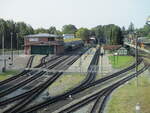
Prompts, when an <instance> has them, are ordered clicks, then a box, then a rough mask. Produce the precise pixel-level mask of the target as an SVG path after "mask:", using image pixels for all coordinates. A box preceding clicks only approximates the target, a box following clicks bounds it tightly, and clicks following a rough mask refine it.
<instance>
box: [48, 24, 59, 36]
mask: <svg viewBox="0 0 150 113" xmlns="http://www.w3.org/2000/svg"><path fill="white" fill-rule="evenodd" d="M48 32H49V33H50V34H57V30H56V27H54V26H52V27H50V28H49V29H48Z"/></svg>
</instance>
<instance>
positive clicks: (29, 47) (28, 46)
mask: <svg viewBox="0 0 150 113" xmlns="http://www.w3.org/2000/svg"><path fill="white" fill-rule="evenodd" d="M24 52H25V54H27V55H29V54H42V55H46V54H62V53H63V52H64V41H63V37H62V36H58V35H53V34H48V33H41V34H33V35H27V36H25V37H24Z"/></svg>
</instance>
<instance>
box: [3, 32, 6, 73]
mask: <svg viewBox="0 0 150 113" xmlns="http://www.w3.org/2000/svg"><path fill="white" fill-rule="evenodd" d="M2 48H3V68H2V72H5V71H6V59H5V39H4V34H3V36H2Z"/></svg>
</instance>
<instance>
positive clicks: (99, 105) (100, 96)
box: [60, 65, 149, 113]
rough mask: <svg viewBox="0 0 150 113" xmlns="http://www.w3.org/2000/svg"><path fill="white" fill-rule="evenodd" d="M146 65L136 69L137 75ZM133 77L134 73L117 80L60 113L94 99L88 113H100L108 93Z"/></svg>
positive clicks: (68, 111)
mask: <svg viewBox="0 0 150 113" xmlns="http://www.w3.org/2000/svg"><path fill="white" fill-rule="evenodd" d="M148 67H149V66H148V65H147V66H144V67H143V68H142V69H141V70H139V71H138V75H139V74H141V73H142V72H144V71H145V70H147V69H148ZM134 77H136V73H133V74H131V75H129V76H127V77H125V78H123V79H121V80H119V81H118V82H116V83H114V84H112V85H110V86H108V87H106V88H104V89H102V90H101V91H99V92H97V93H95V94H93V95H91V96H89V97H87V98H85V99H84V100H82V101H80V102H78V103H76V104H74V105H72V106H70V107H68V108H66V109H64V110H62V111H61V112H60V113H72V112H74V111H76V110H77V109H79V108H81V107H83V106H84V105H86V104H88V103H90V102H92V101H94V100H96V99H97V100H96V102H95V104H94V105H93V108H92V110H91V112H90V113H102V112H103V109H104V106H105V102H106V100H107V98H108V97H109V95H110V93H111V92H112V91H114V90H115V89H116V88H118V87H119V86H121V85H123V84H124V83H126V82H127V81H129V80H131V79H133V78H134ZM96 108H97V109H98V108H99V109H98V112H96Z"/></svg>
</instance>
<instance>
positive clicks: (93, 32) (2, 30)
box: [0, 19, 150, 49]
mask: <svg viewBox="0 0 150 113" xmlns="http://www.w3.org/2000/svg"><path fill="white" fill-rule="evenodd" d="M132 30H134V25H133V24H132V23H131V24H130V26H129V28H128V29H127V30H126V29H125V28H124V27H123V28H122V29H121V28H120V27H119V26H117V25H114V24H109V25H103V26H102V25H98V26H96V27H93V28H91V29H88V28H79V29H78V28H77V27H76V26H75V25H72V24H68V25H64V26H63V27H62V30H61V31H60V30H57V29H56V27H54V26H51V27H49V28H48V29H45V28H38V29H33V27H32V26H31V25H29V24H26V23H25V22H14V21H13V20H4V19H0V49H1V48H2V43H3V42H2V37H4V39H5V48H6V49H9V48H10V47H11V34H12V37H13V41H12V43H13V48H14V49H17V48H20V49H21V48H23V45H24V36H25V35H29V34H37V33H50V34H57V35H62V34H74V35H75V37H77V38H81V39H82V40H84V41H86V40H89V39H90V37H95V38H96V41H97V43H105V44H111V45H116V44H122V43H123V38H124V35H125V34H128V33H129V32H131V31H132ZM136 31H138V32H139V33H140V34H141V35H142V36H150V26H148V25H145V26H144V27H143V28H140V29H136Z"/></svg>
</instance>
